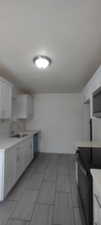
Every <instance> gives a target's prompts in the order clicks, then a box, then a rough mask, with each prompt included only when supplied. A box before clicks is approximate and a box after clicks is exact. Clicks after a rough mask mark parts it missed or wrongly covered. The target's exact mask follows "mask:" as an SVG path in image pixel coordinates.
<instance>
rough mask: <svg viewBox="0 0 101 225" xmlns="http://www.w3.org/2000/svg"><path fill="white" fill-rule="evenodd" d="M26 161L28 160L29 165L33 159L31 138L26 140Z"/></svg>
mask: <svg viewBox="0 0 101 225" xmlns="http://www.w3.org/2000/svg"><path fill="white" fill-rule="evenodd" d="M28 159H29V163H30V162H31V161H32V159H33V139H32V138H30V139H29V140H28Z"/></svg>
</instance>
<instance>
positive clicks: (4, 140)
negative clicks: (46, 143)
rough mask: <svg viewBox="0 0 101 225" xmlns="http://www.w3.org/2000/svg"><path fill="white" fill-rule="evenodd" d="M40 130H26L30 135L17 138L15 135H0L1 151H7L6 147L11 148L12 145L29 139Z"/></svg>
mask: <svg viewBox="0 0 101 225" xmlns="http://www.w3.org/2000/svg"><path fill="white" fill-rule="evenodd" d="M37 132H38V130H33V131H25V132H24V133H27V134H28V135H27V136H25V137H21V138H15V137H3V136H2V137H0V151H5V150H6V149H9V148H10V147H12V146H14V145H16V144H18V143H20V142H22V141H24V140H27V138H29V137H31V136H33V135H34V134H36V133H37Z"/></svg>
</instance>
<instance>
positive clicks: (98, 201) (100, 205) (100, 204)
mask: <svg viewBox="0 0 101 225" xmlns="http://www.w3.org/2000/svg"><path fill="white" fill-rule="evenodd" d="M95 198H96V201H97V203H98V205H99V207H100V208H101V203H100V200H99V198H98V196H97V195H96V194H95Z"/></svg>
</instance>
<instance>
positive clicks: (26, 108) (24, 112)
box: [14, 94, 33, 119]
mask: <svg viewBox="0 0 101 225" xmlns="http://www.w3.org/2000/svg"><path fill="white" fill-rule="evenodd" d="M32 116H33V97H32V96H31V95H27V94H21V95H18V96H17V97H16V100H15V103H14V118H15V119H28V118H32Z"/></svg>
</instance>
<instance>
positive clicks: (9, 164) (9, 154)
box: [4, 147, 16, 196]
mask: <svg viewBox="0 0 101 225" xmlns="http://www.w3.org/2000/svg"><path fill="white" fill-rule="evenodd" d="M4 165H5V167H4V195H5V196H6V195H7V193H8V192H9V191H10V189H11V188H12V186H13V185H14V184H15V182H16V147H12V148H11V149H8V150H7V151H5V162H4Z"/></svg>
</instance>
